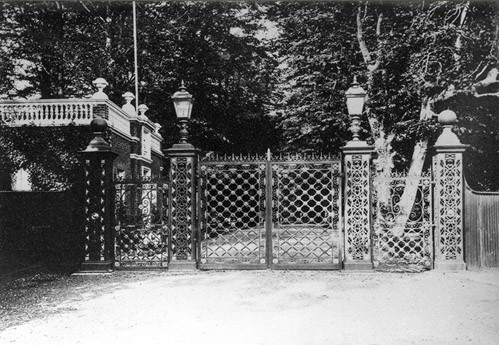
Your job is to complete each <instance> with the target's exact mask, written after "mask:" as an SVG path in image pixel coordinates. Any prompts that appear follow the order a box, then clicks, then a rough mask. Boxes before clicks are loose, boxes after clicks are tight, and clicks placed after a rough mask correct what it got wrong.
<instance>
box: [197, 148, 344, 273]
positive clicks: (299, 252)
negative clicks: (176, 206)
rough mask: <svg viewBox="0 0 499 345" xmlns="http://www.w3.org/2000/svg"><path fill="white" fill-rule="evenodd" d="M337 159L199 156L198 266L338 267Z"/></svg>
mask: <svg viewBox="0 0 499 345" xmlns="http://www.w3.org/2000/svg"><path fill="white" fill-rule="evenodd" d="M341 199H342V198H341V164H340V161H339V160H337V159H332V158H331V157H329V156H317V157H306V158H305V157H298V156H296V157H289V156H288V157H278V158H273V159H271V157H270V155H269V157H258V156H254V157H251V156H246V157H242V156H239V157H234V156H232V157H223V158H222V157H212V158H210V159H207V160H205V161H202V162H200V210H199V211H200V241H199V254H200V255H199V259H200V267H201V268H205V269H212V268H215V269H221V268H235V269H244V268H249V269H259V268H260V269H261V268H267V267H270V268H274V269H279V268H283V269H290V268H296V269H339V268H340V264H341V257H342V254H341V251H342V245H341V243H342V239H341V229H340V224H341Z"/></svg>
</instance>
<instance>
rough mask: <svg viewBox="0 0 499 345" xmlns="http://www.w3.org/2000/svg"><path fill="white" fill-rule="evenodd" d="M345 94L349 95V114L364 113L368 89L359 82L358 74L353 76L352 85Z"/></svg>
mask: <svg viewBox="0 0 499 345" xmlns="http://www.w3.org/2000/svg"><path fill="white" fill-rule="evenodd" d="M345 95H346V97H347V108H348V115H350V116H354V115H358V116H360V115H362V111H363V109H364V102H365V97H366V91H365V90H364V89H363V88H362V86H360V84H359V83H358V82H357V76H354V77H353V83H352V86H350V88H349V89H348V90H347V91H346V92H345Z"/></svg>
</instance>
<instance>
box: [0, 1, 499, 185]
mask: <svg viewBox="0 0 499 345" xmlns="http://www.w3.org/2000/svg"><path fill="white" fill-rule="evenodd" d="M0 6H1V8H2V17H1V19H2V28H1V30H0V35H1V37H2V40H3V42H4V45H3V49H2V50H1V53H0V62H1V63H2V65H1V68H0V76H1V77H2V79H1V80H0V92H2V93H3V94H8V95H9V97H33V96H42V97H44V98H48V97H82V96H84V95H88V94H90V93H91V92H92V91H91V90H90V83H91V81H92V80H93V79H95V78H96V77H105V78H106V79H107V81H108V82H109V84H110V85H109V87H108V88H107V89H106V92H107V94H108V95H109V97H110V99H111V100H113V101H114V102H115V103H117V104H121V94H122V93H124V92H125V91H131V90H133V89H134V76H133V33H132V27H133V23H132V5H131V3H130V2H92V1H79V2H36V3H16V2H11V3H1V4H0ZM137 18H138V20H137V25H138V60H139V79H140V86H139V100H140V103H145V104H147V105H148V107H149V109H150V111H149V112H148V114H147V115H148V116H149V117H150V118H151V120H153V121H155V122H159V123H160V124H161V125H162V126H163V128H162V135H163V137H164V138H165V143H164V146H165V147H169V146H171V145H172V144H173V143H175V142H177V140H178V129H177V128H176V125H175V123H176V121H175V114H174V110H173V107H172V105H171V99H170V95H172V94H173V93H174V92H175V91H176V90H177V88H178V86H179V84H180V82H181V80H184V81H185V82H186V84H187V86H188V90H189V92H191V93H192V94H193V96H194V97H195V106H194V109H193V119H192V121H191V125H190V127H191V128H190V139H189V140H190V141H191V142H192V143H193V144H194V145H196V146H197V147H199V148H201V149H202V150H204V151H219V152H248V151H249V152H260V153H261V152H264V151H265V150H266V149H267V148H271V149H272V150H285V151H303V150H305V151H324V152H331V153H338V152H339V148H340V147H341V146H343V145H344V143H345V142H346V140H348V139H349V138H350V133H349V131H348V127H349V119H348V116H347V112H346V107H345V100H344V91H345V90H346V89H347V88H348V87H349V85H350V83H351V81H352V77H353V75H357V76H358V77H359V81H360V82H361V83H362V84H363V85H364V87H365V88H366V89H367V91H368V100H367V103H366V109H367V110H366V114H367V119H366V120H365V122H364V123H363V132H362V133H361V137H362V138H364V139H367V140H368V141H369V142H370V143H376V145H377V146H376V147H377V148H378V153H379V154H380V155H381V154H382V152H381V151H382V150H383V149H384V150H386V151H387V152H388V153H389V154H390V155H391V156H390V157H394V158H393V159H394V163H395V167H396V168H397V169H407V168H408V167H409V166H410V165H411V155H412V154H413V152H415V150H414V147H415V144H416V143H418V142H419V143H420V142H425V143H429V144H431V141H432V140H434V139H435V137H436V135H437V134H438V131H439V128H440V127H439V125H437V124H436V123H435V121H434V119H432V115H433V114H434V113H438V112H439V111H441V110H443V109H445V107H447V106H448V105H449V104H461V103H462V100H463V99H468V98H467V97H469V95H470V92H471V90H472V89H473V86H474V85H475V83H476V82H477V81H478V80H480V79H481V78H483V76H484V74H486V73H487V71H488V70H489V69H490V67H493V66H497V62H498V54H497V51H498V50H497V27H498V22H497V7H496V5H495V4H493V3H486V2H449V1H437V2H419V1H414V2H405V3H383V2H269V3H252V2H248V3H242V2H137ZM269 23H271V24H272V25H274V26H275V29H276V33H274V35H268V37H267V36H266V35H265V26H266V25H268V24H269ZM359 24H360V26H359ZM262 33H263V35H262ZM359 33H360V34H361V37H359ZM262 36H263V38H262ZM361 41H362V42H363V43H364V44H365V47H364V50H363V49H362V48H363V47H362V46H361V45H360V43H359V42H361ZM20 80H21V81H24V83H19V81H20ZM15 81H16V82H17V83H14V82H15ZM20 85H21V86H23V87H20ZM463 97H464V98H463ZM480 101H481V100H477V101H476V102H478V103H473V104H477V106H476V107H475V108H469V107H468V108H466V114H465V113H463V112H460V116H461V118H462V120H463V121H462V123H463V124H465V125H463V126H468V125H470V126H474V125H473V123H475V122H476V123H482V122H483V123H487V121H488V120H487V118H486V117H484V116H485V115H484V114H483V113H480V112H479V111H478V110H477V109H481V108H480V107H481V106H479V105H478V104H481V103H480ZM452 102H454V103H452ZM463 109H464V107H463ZM474 119H476V121H475V120H474ZM470 130H472V131H474V129H470ZM464 133H465V132H463V136H462V137H463V140H464V141H465V142H466V140H468V139H470V140H471V139H472V136H468V137H467V136H466V135H465V134H464ZM21 136H22V135H21ZM380 142H381V144H379V143H380ZM470 143H472V145H475V143H474V142H472V141H470ZM477 145H478V143H477ZM83 147H84V145H82V146H81V147H79V148H78V149H82V148H83ZM475 148H476V149H477V150H478V151H480V150H481V149H479V148H478V147H475V146H473V150H474V149H475ZM483 149H484V150H486V152H489V151H488V150H492V151H493V149H491V148H486V147H485V146H484V147H483ZM392 151H394V153H395V154H394V155H393V152H392ZM478 151H477V152H478ZM494 154H495V153H494ZM390 159H392V158H390ZM12 164H18V163H15V162H14V163H12ZM47 164H48V165H47V166H50V164H49V163H47ZM49 170H50V169H49ZM490 181H491V182H490V183H492V184H493V183H494V182H493V181H492V180H490ZM487 185H488V186H489V187H488V188H493V187H492V186H491V185H489V184H488V182H487Z"/></svg>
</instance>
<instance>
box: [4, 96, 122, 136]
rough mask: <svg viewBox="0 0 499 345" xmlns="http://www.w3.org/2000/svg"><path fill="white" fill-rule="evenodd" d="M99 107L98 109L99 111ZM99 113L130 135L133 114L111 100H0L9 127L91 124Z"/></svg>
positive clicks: (112, 124)
mask: <svg viewBox="0 0 499 345" xmlns="http://www.w3.org/2000/svg"><path fill="white" fill-rule="evenodd" d="M97 108H99V111H96V109H97ZM96 116H101V117H103V118H105V119H106V120H107V121H108V124H109V127H111V128H114V129H115V130H117V131H119V132H121V133H123V134H125V135H127V136H129V135H130V115H129V114H127V113H126V112H124V111H123V110H122V109H121V108H120V107H118V106H117V105H116V104H114V103H113V102H111V101H109V100H96V99H49V100H26V101H3V102H0V121H1V122H2V124H3V125H7V126H9V127H20V126H25V125H28V126H29V125H34V126H42V127H46V126H67V125H69V124H74V125H89V124H90V122H91V121H92V119H93V118H94V117H96Z"/></svg>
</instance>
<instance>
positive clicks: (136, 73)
mask: <svg viewBox="0 0 499 345" xmlns="http://www.w3.org/2000/svg"><path fill="white" fill-rule="evenodd" d="M136 12H137V11H136V9H135V1H134V2H133V57H134V68H135V71H134V73H135V74H134V75H135V78H134V79H135V111H137V112H138V111H139V72H138V71H139V68H138V65H137V61H138V59H137V13H136Z"/></svg>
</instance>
